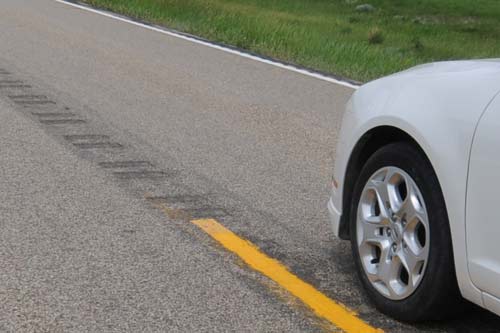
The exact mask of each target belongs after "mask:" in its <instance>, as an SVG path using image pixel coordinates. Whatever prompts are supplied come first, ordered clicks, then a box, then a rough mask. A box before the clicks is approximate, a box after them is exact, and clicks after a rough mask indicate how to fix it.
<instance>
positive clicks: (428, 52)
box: [84, 0, 500, 81]
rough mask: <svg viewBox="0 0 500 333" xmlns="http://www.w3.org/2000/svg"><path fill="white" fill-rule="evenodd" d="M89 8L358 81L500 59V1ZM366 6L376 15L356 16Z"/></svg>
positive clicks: (108, 2) (284, 0) (214, 2)
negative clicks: (441, 64) (452, 62)
mask: <svg viewBox="0 0 500 333" xmlns="http://www.w3.org/2000/svg"><path fill="white" fill-rule="evenodd" d="M84 2H86V3H88V4H90V5H93V6H96V7H100V8H105V9H108V10H112V11H115V12H119V13H122V14H125V15H128V16H131V17H135V18H140V19H143V20H146V21H149V22H152V23H156V24H160V25H164V26H166V27H169V28H173V29H177V30H180V31H184V32H188V33H191V34H195V35H198V36H201V37H205V38H208V39H210V40H214V41H218V42H224V43H227V44H230V45H234V46H237V47H240V48H243V49H246V50H250V51H253V52H257V53H259V54H262V55H266V56H270V57H274V58H278V59H281V60H283V61H287V62H292V63H296V64H299V65H303V66H306V67H310V68H313V69H316V70H320V71H325V72H330V73H334V74H338V75H342V76H346V77H349V78H351V79H354V80H359V81H368V80H371V79H374V78H377V77H380V76H383V75H386V74H390V73H393V72H396V71H400V70H402V69H405V68H408V67H411V66H414V65H417V64H420V63H424V62H430V61H436V60H449V59H471V58H493V57H500V1H499V0H371V1H368V0H367V1H366V2H365V1H359V0H358V1H356V0H85V1H84ZM363 3H369V4H371V5H373V6H374V7H375V11H372V12H357V11H356V10H355V8H356V6H357V5H359V4H363Z"/></svg>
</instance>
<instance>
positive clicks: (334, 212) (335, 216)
mask: <svg viewBox="0 0 500 333" xmlns="http://www.w3.org/2000/svg"><path fill="white" fill-rule="evenodd" d="M334 195H335V194H332V196H331V197H330V200H328V213H329V215H330V223H331V225H332V229H333V234H334V235H335V237H339V228H340V217H341V216H342V213H341V212H340V209H338V208H337V207H335V203H334V202H335V199H334Z"/></svg>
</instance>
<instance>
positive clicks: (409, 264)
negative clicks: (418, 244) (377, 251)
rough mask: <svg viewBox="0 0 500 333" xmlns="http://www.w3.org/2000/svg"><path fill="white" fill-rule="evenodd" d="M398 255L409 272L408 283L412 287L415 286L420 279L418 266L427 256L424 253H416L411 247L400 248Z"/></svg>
mask: <svg viewBox="0 0 500 333" xmlns="http://www.w3.org/2000/svg"><path fill="white" fill-rule="evenodd" d="M396 256H397V257H398V258H399V260H400V261H401V264H402V265H403V266H404V268H405V269H406V271H407V272H408V285H410V286H411V287H415V283H416V282H417V279H418V275H419V274H418V271H417V268H418V267H420V265H421V264H422V262H423V261H424V260H425V257H424V256H422V254H415V253H413V251H411V250H410V249H409V248H408V249H406V250H404V249H400V250H399V251H398V252H397V253H396Z"/></svg>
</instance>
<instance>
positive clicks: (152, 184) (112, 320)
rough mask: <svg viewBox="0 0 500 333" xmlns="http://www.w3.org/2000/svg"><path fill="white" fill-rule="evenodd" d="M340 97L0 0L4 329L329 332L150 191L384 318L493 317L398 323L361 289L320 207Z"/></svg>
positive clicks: (115, 27) (280, 72)
mask: <svg viewBox="0 0 500 333" xmlns="http://www.w3.org/2000/svg"><path fill="white" fill-rule="evenodd" d="M351 94H352V89H350V88H348V87H344V86H340V85H337V84H334V83H331V82H326V81H322V80H318V79H316V78H312V77H308V76H304V75H301V74H299V73H295V72H292V71H288V70H285V69H282V68H278V67H275V66H271V65H268V64H264V63H260V62H257V61H254V60H251V59H246V58H243V57H240V56H237V55H234V54H229V53H226V52H222V51H220V50H216V49H213V48H209V47H206V46H203V45H199V44H195V43H192V42H189V41H185V40H182V39H179V38H175V37H172V36H168V35H165V34H161V33H158V32H154V31H151V30H148V29H144V28H141V27H137V26H134V25H131V24H128V23H126V22H120V21H117V20H114V19H111V18H108V17H104V16H100V15H97V14H95V13H91V12H86V11H83V10H80V9H77V8H73V7H70V6H67V5H65V4H61V3H57V2H55V1H53V0H31V1H28V0H3V1H2V3H1V6H0V119H1V121H0V147H1V148H0V151H1V155H0V156H1V162H0V212H1V214H0V225H1V233H0V267H1V268H2V269H1V273H0V299H1V301H0V331H12V332H14V331H15V332H19V331H51V332H52V331H96V332H102V331H252V332H255V331H259V332H264V331H265V332H283V331H287V332H288V331H290V332H295V331H297V332H298V331H300V332H302V331H323V330H327V329H329V328H331V327H330V326H328V325H327V324H326V323H325V322H324V321H323V320H321V319H319V318H318V317H316V316H315V315H314V313H313V312H312V311H310V310H309V309H308V308H307V307H306V306H304V305H301V303H300V302H298V301H297V300H296V299H294V298H293V297H292V296H290V295H289V294H287V293H286V292H284V291H283V290H282V289H280V287H279V286H277V285H275V284H273V283H272V282H270V281H269V280H268V279H267V278H265V277H263V276H262V275H260V274H259V273H257V272H255V271H253V270H251V269H249V268H248V267H247V266H246V265H245V264H243V263H242V262H241V261H240V260H238V259H237V258H236V257H235V256H234V255H232V254H230V253H229V252H227V251H226V250H224V249H223V248H222V247H221V246H218V245H217V243H216V242H214V241H213V240H212V239H211V238H210V237H208V236H207V235H206V234H205V233H203V232H202V231H201V230H199V229H198V228H196V227H195V226H193V225H191V224H189V223H186V221H183V220H182V219H178V218H175V216H172V215H170V216H168V214H167V215H165V214H164V212H162V211H161V210H159V209H157V208H156V207H155V206H154V205H152V204H151V200H149V199H147V198H150V197H154V198H156V199H155V200H160V201H161V200H163V201H165V202H168V203H169V204H171V205H173V206H174V208H177V207H179V208H181V209H190V207H189V206H190V205H191V204H193V202H196V204H199V203H200V201H203V205H202V208H203V209H202V210H203V211H202V212H201V213H200V214H202V215H203V214H205V215H217V218H218V220H219V221H221V223H223V224H224V225H225V226H226V227H227V228H229V229H230V230H232V231H233V232H235V233H236V234H238V235H240V236H242V237H244V238H245V239H248V240H250V241H251V242H253V243H254V244H256V245H257V246H258V247H259V248H260V249H261V250H262V251H263V252H265V253H266V254H267V255H269V256H271V257H273V258H276V259H278V260H279V261H280V262H281V263H283V264H284V265H286V266H287V267H288V268H289V269H290V271H291V272H293V273H294V274H296V275H297V276H298V277H300V278H301V279H303V280H304V281H306V282H308V283H310V284H312V285H313V286H314V287H316V288H317V289H318V290H319V291H321V292H322V293H324V294H325V295H327V296H328V297H330V298H331V299H333V300H335V301H337V302H341V303H343V304H345V305H346V306H348V307H349V308H350V309H352V310H354V311H356V312H358V313H359V316H360V317H361V318H362V319H363V320H365V321H366V322H368V323H369V324H370V325H373V326H374V327H379V328H382V329H384V330H385V331H386V332H398V331H401V332H407V331H437V332H439V331H449V332H470V331H477V332H484V331H492V332H493V331H496V330H498V329H499V327H500V320H499V319H497V317H495V316H493V315H491V314H490V313H488V312H486V311H483V310H479V309H471V311H470V313H468V314H467V315H465V316H462V317H461V318H460V319H456V320H453V321H448V322H444V323H426V324H421V325H418V326H409V325H405V324H402V323H398V322H396V321H394V320H391V319H389V318H387V317H385V316H383V315H381V314H380V313H378V312H377V311H376V310H375V309H374V308H373V307H372V306H371V305H370V304H369V303H368V302H367V300H366V298H365V297H364V295H363V293H362V292H361V291H360V286H359V284H358V282H357V280H356V277H355V275H354V268H353V264H352V260H351V256H350V251H349V245H348V244H347V243H345V242H342V241H339V240H336V239H334V238H333V236H332V234H331V231H330V227H329V225H328V220H327V213H326V208H325V206H326V200H327V198H328V192H329V179H330V174H331V168H332V165H333V156H334V152H335V141H336V136H337V131H338V126H339V125H340V120H341V116H342V110H343V105H344V104H345V102H346V101H347V99H348V98H349V96H350V95H351ZM15 96H17V97H15ZM117 161H133V163H132V162H129V163H125V164H123V163H122V164H120V163H117ZM191 208H192V207H191ZM198 208H199V207H198Z"/></svg>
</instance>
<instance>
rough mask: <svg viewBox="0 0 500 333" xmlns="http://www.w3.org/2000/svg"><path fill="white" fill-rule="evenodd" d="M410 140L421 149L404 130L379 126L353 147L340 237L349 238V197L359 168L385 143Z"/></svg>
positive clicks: (343, 203) (344, 191) (359, 171)
mask: <svg viewBox="0 0 500 333" xmlns="http://www.w3.org/2000/svg"><path fill="white" fill-rule="evenodd" d="M401 141H404V142H411V143H412V144H414V145H415V146H416V147H417V148H419V149H421V148H420V146H419V145H418V143H417V142H416V141H415V140H414V139H413V138H412V137H411V136H410V135H408V134H407V133H406V132H404V131H402V130H400V129H399V128H396V127H392V126H380V127H376V128H373V129H371V130H370V131H368V132H366V133H365V134H364V135H363V136H362V137H361V139H359V141H358V143H357V144H356V146H355V147H354V149H353V151H352V153H351V157H350V158H349V162H348V164H347V168H346V170H347V171H346V175H345V180H344V190H343V197H342V206H343V207H342V212H343V213H342V218H341V220H340V226H339V236H340V238H341V239H349V220H350V207H349V204H350V202H351V200H349V199H350V197H351V195H352V191H353V189H354V185H355V184H356V179H357V178H358V175H359V174H360V173H361V169H362V168H363V166H364V165H365V163H366V161H367V160H368V159H369V158H370V156H372V155H373V153H375V152H376V151H377V150H378V149H380V148H382V147H383V146H385V145H388V144H390V143H395V142H401ZM424 155H425V154H424Z"/></svg>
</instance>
